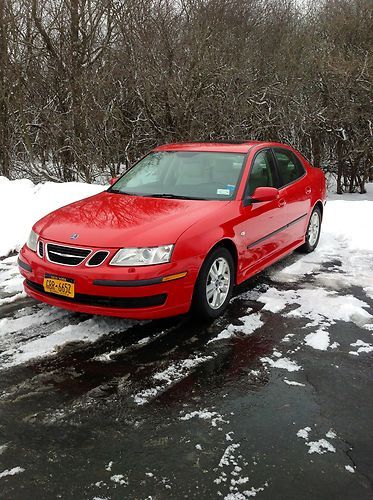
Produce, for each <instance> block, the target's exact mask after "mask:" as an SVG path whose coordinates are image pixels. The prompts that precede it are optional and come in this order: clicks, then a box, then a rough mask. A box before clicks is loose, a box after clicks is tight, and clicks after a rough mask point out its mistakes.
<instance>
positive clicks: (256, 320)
mask: <svg viewBox="0 0 373 500" xmlns="http://www.w3.org/2000/svg"><path fill="white" fill-rule="evenodd" d="M249 310H250V309H249ZM238 319H239V320H240V321H242V325H228V326H227V328H226V329H224V330H223V331H222V332H220V333H219V335H217V336H216V337H214V338H212V339H210V340H209V341H208V344H210V343H211V342H217V341H219V340H223V339H229V338H231V337H234V336H235V335H236V334H237V333H240V334H243V335H251V334H252V333H254V332H255V330H257V329H258V328H260V327H261V326H262V325H263V324H264V323H263V321H262V320H261V319H260V314H259V313H255V314H248V315H246V316H242V317H241V318H238Z"/></svg>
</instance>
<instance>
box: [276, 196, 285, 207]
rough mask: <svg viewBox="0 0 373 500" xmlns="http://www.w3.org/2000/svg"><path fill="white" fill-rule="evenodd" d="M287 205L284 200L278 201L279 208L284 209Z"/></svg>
mask: <svg viewBox="0 0 373 500" xmlns="http://www.w3.org/2000/svg"><path fill="white" fill-rule="evenodd" d="M285 205H286V201H285V200H284V199H283V198H282V199H281V200H278V206H279V207H284V206H285Z"/></svg>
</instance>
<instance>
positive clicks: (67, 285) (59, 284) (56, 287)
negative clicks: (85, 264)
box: [43, 274, 75, 298]
mask: <svg viewBox="0 0 373 500" xmlns="http://www.w3.org/2000/svg"><path fill="white" fill-rule="evenodd" d="M43 286H44V291H45V292H49V293H56V294H57V295H63V296H64V297H70V298H74V295H75V290H74V280H72V279H70V278H62V277H60V276H53V275H52V274H46V275H45V276H44V282H43Z"/></svg>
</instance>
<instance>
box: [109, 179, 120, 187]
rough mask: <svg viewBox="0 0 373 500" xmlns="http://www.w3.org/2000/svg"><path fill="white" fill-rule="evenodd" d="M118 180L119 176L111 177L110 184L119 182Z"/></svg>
mask: <svg viewBox="0 0 373 500" xmlns="http://www.w3.org/2000/svg"><path fill="white" fill-rule="evenodd" d="M117 180H118V177H113V178H112V179H110V181H109V184H110V186H112V185H113V184H115V183H116V182H117Z"/></svg>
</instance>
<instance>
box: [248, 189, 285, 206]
mask: <svg viewBox="0 0 373 500" xmlns="http://www.w3.org/2000/svg"><path fill="white" fill-rule="evenodd" d="M278 196H279V193H278V189H276V188H273V187H257V188H256V189H255V191H254V193H253V195H252V196H251V202H252V203H258V202H262V201H273V200H276V199H277V198H278Z"/></svg>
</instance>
